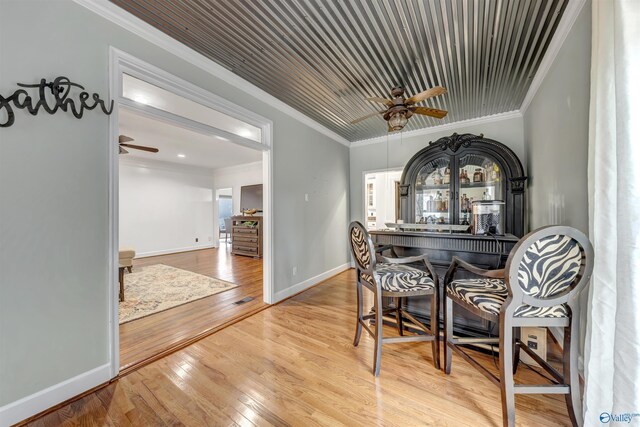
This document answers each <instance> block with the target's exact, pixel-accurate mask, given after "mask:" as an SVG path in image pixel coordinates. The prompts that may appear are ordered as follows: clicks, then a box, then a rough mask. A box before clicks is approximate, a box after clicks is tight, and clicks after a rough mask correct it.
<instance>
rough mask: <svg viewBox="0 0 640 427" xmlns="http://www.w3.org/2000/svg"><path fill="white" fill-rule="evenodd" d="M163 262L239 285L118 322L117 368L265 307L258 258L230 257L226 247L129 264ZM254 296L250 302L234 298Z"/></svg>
mask: <svg viewBox="0 0 640 427" xmlns="http://www.w3.org/2000/svg"><path fill="white" fill-rule="evenodd" d="M153 264H165V265H170V266H172V267H176V268H180V269H183V270H188V271H192V272H194V273H198V274H203V275H205V276H210V277H216V278H218V279H222V280H226V281H228V282H232V283H235V284H237V285H239V286H238V287H237V288H234V289H231V290H228V291H225V292H222V293H219V294H216V295H212V296H210V297H206V298H203V299H200V300H197V301H193V302H190V303H188V304H185V305H181V306H178V307H174V308H172V309H169V310H166V311H162V312H160V313H156V314H152V315H151V316H147V317H143V318H141V319H138V320H134V321H131V322H128V323H125V324H123V325H120V366H121V367H122V369H128V368H130V367H132V366H135V365H136V364H137V363H140V362H143V361H145V360H147V359H149V358H150V357H152V356H155V355H157V354H161V353H162V352H163V351H166V350H168V349H170V348H172V347H174V346H175V345H178V344H180V343H181V342H184V341H185V340H188V339H190V338H192V337H195V336H198V335H199V334H202V333H205V332H206V331H208V330H213V329H215V328H217V327H220V326H221V325H223V324H225V323H226V322H229V321H232V320H233V319H237V318H239V317H241V316H244V315H247V314H249V313H252V312H254V311H255V310H258V309H261V308H264V307H266V304H265V303H264V302H263V298H262V260H259V259H254V258H249V257H244V256H235V255H231V253H230V245H228V244H224V243H222V244H221V246H220V248H219V249H202V250H198V251H191V252H182V253H178V254H170V255H161V256H155V257H149V258H141V259H139V260H134V262H133V268H134V271H135V269H136V268H139V267H143V266H146V265H153ZM125 283H126V275H125ZM244 297H253V301H250V302H248V303H244V304H241V305H236V304H234V302H236V301H238V300H240V299H242V298H244Z"/></svg>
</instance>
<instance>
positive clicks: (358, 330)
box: [353, 282, 362, 347]
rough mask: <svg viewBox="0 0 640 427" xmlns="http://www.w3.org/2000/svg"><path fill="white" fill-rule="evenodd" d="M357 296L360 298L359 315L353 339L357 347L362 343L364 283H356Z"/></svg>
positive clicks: (358, 304) (358, 303)
mask: <svg viewBox="0 0 640 427" xmlns="http://www.w3.org/2000/svg"><path fill="white" fill-rule="evenodd" d="M356 295H357V296H356V298H357V300H358V302H357V306H358V315H357V317H356V336H355V338H354V339H353V345H354V346H355V347H357V346H358V344H359V343H360V335H361V334H362V323H360V322H362V285H361V284H360V283H359V282H358V283H356Z"/></svg>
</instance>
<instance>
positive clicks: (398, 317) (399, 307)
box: [396, 297, 404, 336]
mask: <svg viewBox="0 0 640 427" xmlns="http://www.w3.org/2000/svg"><path fill="white" fill-rule="evenodd" d="M396 325H397V326H398V333H399V334H400V336H403V335H404V322H403V321H402V298H400V297H398V298H396Z"/></svg>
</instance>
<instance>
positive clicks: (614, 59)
mask: <svg viewBox="0 0 640 427" xmlns="http://www.w3.org/2000/svg"><path fill="white" fill-rule="evenodd" d="M592 7H593V18H592V19H593V34H592V51H591V53H592V57H591V106H590V120H589V121H590V132H589V222H590V224H589V226H590V234H591V236H590V237H591V241H592V242H593V245H594V247H595V253H596V257H595V260H596V261H595V269H594V272H593V279H592V282H591V287H590V290H589V314H588V325H587V337H586V348H585V376H586V388H585V395H584V402H585V418H584V421H585V425H586V426H602V425H605V424H603V422H605V423H607V424H606V425H640V416H638V417H635V418H633V420H632V421H631V423H630V424H628V423H626V422H617V419H618V418H617V417H618V416H620V415H622V416H624V415H625V414H634V413H635V414H640V0H593V3H592ZM601 416H602V420H601V418H600V417H601Z"/></svg>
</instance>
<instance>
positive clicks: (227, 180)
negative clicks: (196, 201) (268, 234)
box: [213, 162, 266, 247]
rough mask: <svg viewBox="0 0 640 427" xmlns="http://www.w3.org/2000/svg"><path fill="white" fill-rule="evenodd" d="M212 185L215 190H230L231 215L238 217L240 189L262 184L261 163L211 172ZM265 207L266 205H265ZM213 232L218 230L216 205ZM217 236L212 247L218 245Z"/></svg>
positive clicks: (216, 206) (215, 207) (215, 206)
mask: <svg viewBox="0 0 640 427" xmlns="http://www.w3.org/2000/svg"><path fill="white" fill-rule="evenodd" d="M213 183H214V187H215V189H216V190H219V189H223V188H231V197H232V200H233V214H234V215H240V213H241V212H240V188H241V187H243V186H245V185H253V184H262V162H255V163H247V164H244V165H237V166H231V167H228V168H220V169H215V170H214V171H213ZM265 205H266V203H265ZM213 227H214V230H218V227H219V221H218V204H217V203H216V204H215V205H214V216H213ZM218 240H219V239H218V234H217V233H216V235H215V237H214V245H215V246H216V247H217V246H218V245H219V241H218Z"/></svg>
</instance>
